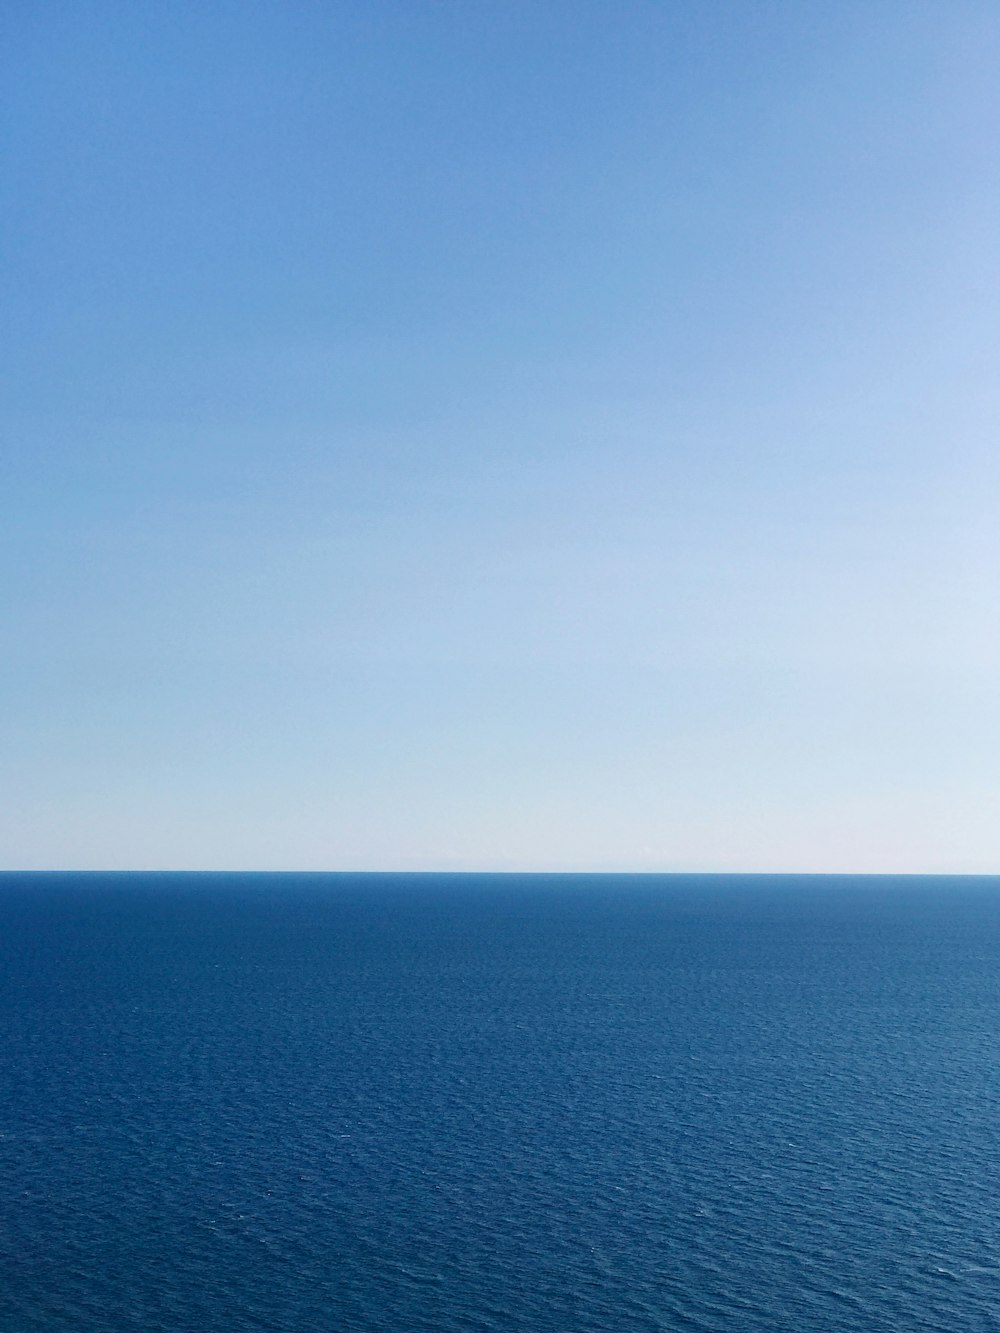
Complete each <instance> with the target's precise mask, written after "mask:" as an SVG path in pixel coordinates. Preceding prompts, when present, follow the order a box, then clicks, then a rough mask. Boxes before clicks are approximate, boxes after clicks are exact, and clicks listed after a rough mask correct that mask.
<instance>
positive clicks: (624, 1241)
mask: <svg viewBox="0 0 1000 1333" xmlns="http://www.w3.org/2000/svg"><path fill="white" fill-rule="evenodd" d="M998 962H1000V881H998V880H985V879H954V880H944V879H929V878H928V879H887V878H879V879H864V878H849V879H847V878H844V879H837V878H816V879H812V878H797V877H781V878H766V877H704V878H699V877H682V876H664V877H656V876H644V877H628V876H621V877H619V876H593V877H587V876H538V877H533V876H472V875H469V876H464V875H463V876H430V875H428V876H405V875H399V876H393V875H387V876H373V875H369V876H360V875H330V876H322V875H316V876H305V875H14V874H8V875H4V876H0V1029H2V1031H0V1037H2V1046H0V1054H2V1068H0V1331H2V1333H35V1331H36V1330H37V1331H38V1333H43V1331H44V1333H55V1330H60V1331H65V1333H70V1331H72V1333H97V1331H98V1330H101V1331H102V1333H105V1331H107V1333H111V1331H112V1330H113V1331H114V1333H125V1331H126V1330H129V1331H131V1330H135V1331H136V1333H139V1331H141V1333H151V1331H153V1330H170V1331H171V1333H180V1331H183V1333H187V1331H188V1330H191V1333H194V1331H195V1330H205V1331H206V1333H207V1331H209V1330H218V1333H244V1331H246V1333H249V1331H250V1330H288V1331H289V1333H314V1331H315V1333H319V1331H320V1330H323V1331H324V1333H347V1331H349V1330H380V1331H383V1333H418V1331H419V1330H435V1333H459V1331H460V1330H461V1331H463V1333H465V1331H468V1333H472V1331H473V1330H484V1331H485V1330H505V1331H507V1330H525V1331H527V1330H531V1331H532V1333H546V1331H548V1330H558V1331H559V1333H587V1331H589V1330H602V1331H604V1333H612V1331H614V1330H636V1331H637V1333H638V1331H639V1330H649V1331H650V1333H652V1331H653V1330H673V1329H677V1330H723V1329H725V1330H785V1329H788V1330H814V1329H815V1330H824V1331H830V1333H836V1331H837V1330H852V1331H857V1330H882V1329H884V1330H894V1333H898V1331H899V1330H903V1331H908V1330H922V1329H940V1330H948V1331H949V1333H957V1331H958V1330H965V1329H976V1330H984V1329H996V1328H1000V1061H998V1045H1000V986H998V970H997V965H998Z"/></svg>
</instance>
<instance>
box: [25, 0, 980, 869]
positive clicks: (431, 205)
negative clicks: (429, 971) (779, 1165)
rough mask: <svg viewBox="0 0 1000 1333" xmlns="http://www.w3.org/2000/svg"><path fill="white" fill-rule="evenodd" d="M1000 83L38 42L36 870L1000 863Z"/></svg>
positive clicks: (288, 47)
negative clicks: (999, 364) (998, 147)
mask: <svg viewBox="0 0 1000 1333" xmlns="http://www.w3.org/2000/svg"><path fill="white" fill-rule="evenodd" d="M998 68H1000V8H998V7H997V6H996V5H995V4H994V3H976V2H970V0H938V2H936V3H931V2H925V0H907V2H906V3H901V2H900V3H897V2H896V0H864V2H863V3H862V2H860V0H837V2H836V3H834V0H818V2H817V3H810V4H803V3H799V2H798V0H749V2H748V3H741V2H737V0H726V2H722V0H699V3H694V2H692V3H678V2H676V0H674V2H673V3H671V2H669V0H664V2H663V3H637V2H634V0H629V2H627V3H603V2H602V3H596V2H592V0H582V3H581V2H580V0H574V3H563V0H542V2H536V3H521V2H519V0H514V2H513V3H506V2H505V3H499V0H484V3H475V4H473V3H456V2H454V0H441V2H439V3H429V2H428V3H418V2H417V0H412V2H411V3H400V2H399V0H388V2H386V3H379V4H371V3H354V2H353V0H342V2H338V3H329V4H314V3H303V2H302V0H288V2H287V3H277V0H240V2H239V3H236V0H219V2H218V3H212V4H209V5H205V6H198V5H194V4H177V5H168V4H165V3H155V2H154V3H147V4H137V5H129V4H124V3H109V2H108V0H94V2H85V3H80V4H73V5H70V4H66V3H61V2H60V3H50V2H49V0H40V2H39V3H30V4H29V3H26V2H22V0H13V3H11V4H9V5H8V6H7V7H6V9H5V11H4V14H3V17H2V18H0V115H2V121H0V145H2V153H3V168H2V190H3V201H2V209H0V236H2V253H3V298H2V302H0V309H2V313H0V320H2V328H3V342H4V356H3V366H2V370H0V376H2V382H3V402H4V410H3V440H2V443H0V516H2V519H0V608H2V613H0V869H62V868H65V869H147V868H148V869H205V870H210V869H234V870H236V869H247V870H253V869H272V870H299V869H303V870H313V869H315V870H538V871H545V870H580V871H586V870H621V871H629V870H643V871H726V872H736V871H747V872H760V871H769V872H779V871H794V872H886V873H904V872H913V873H919V872H928V873H966V872H970V873H998V872H1000V521H998V518H1000V448H998V439H1000V432H998V426H1000V374H998V357H1000V315H998V312H1000V239H998V238H1000V153H998V149H997V145H998V142H1000V80H998V78H997V70H998Z"/></svg>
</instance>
